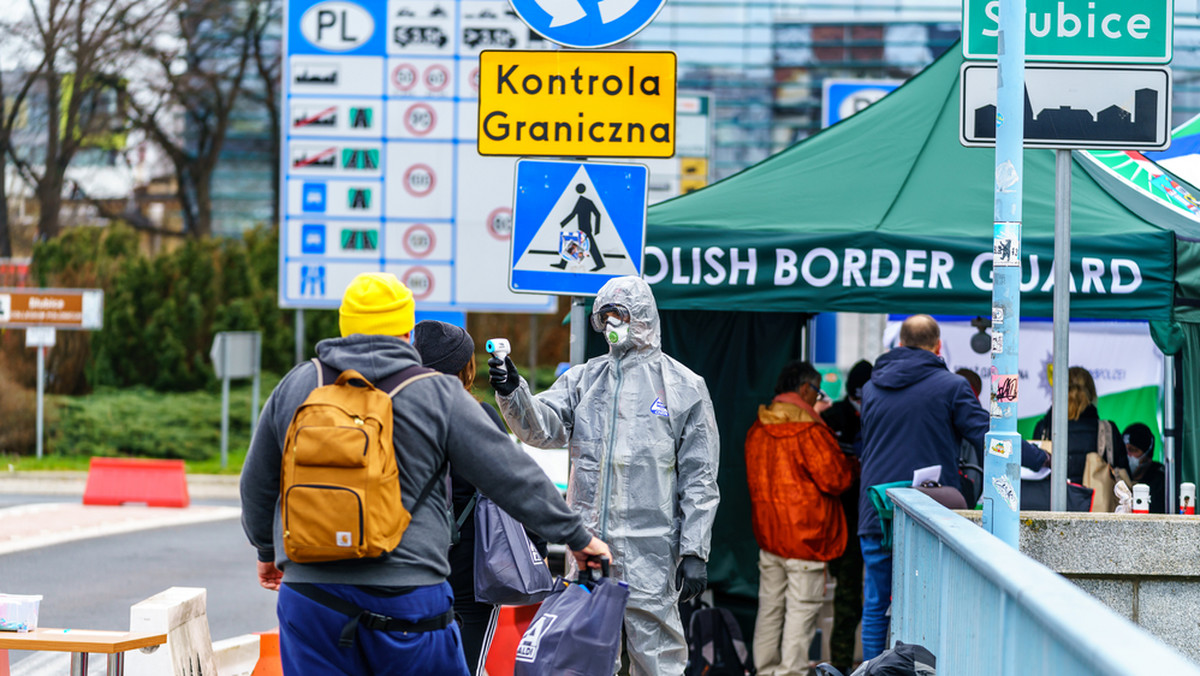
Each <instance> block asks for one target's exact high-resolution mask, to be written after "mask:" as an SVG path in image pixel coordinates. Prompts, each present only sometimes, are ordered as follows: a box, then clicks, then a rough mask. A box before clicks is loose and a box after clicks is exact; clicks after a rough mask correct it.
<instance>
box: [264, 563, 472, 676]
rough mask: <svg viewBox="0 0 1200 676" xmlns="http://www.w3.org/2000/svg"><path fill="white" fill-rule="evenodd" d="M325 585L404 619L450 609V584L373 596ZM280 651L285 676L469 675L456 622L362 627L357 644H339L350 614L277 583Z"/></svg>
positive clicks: (349, 587) (372, 608) (367, 606)
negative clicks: (433, 626) (413, 627)
mask: <svg viewBox="0 0 1200 676" xmlns="http://www.w3.org/2000/svg"><path fill="white" fill-rule="evenodd" d="M318 586H319V587H321V588H322V589H324V590H326V591H328V592H330V593H332V594H335V595H337V596H340V597H342V598H344V599H346V600H348V601H350V602H351V603H354V604H356V605H357V606H359V607H360V608H363V609H366V610H370V611H373V612H376V613H379V614H380V615H387V616H388V617H395V618H398V619H404V620H411V621H416V620H423V619H426V618H429V617H433V616H436V615H440V614H441V613H444V612H446V611H447V610H448V609H449V608H450V605H451V603H452V602H453V600H454V599H453V596H452V594H451V592H450V585H449V584H447V583H445V582H443V583H441V584H436V585H430V586H428V587H420V588H417V589H415V590H413V591H411V592H409V593H407V594H403V595H401V596H373V595H371V594H368V593H367V592H365V591H363V590H361V589H359V588H357V587H355V586H353V585H345V584H322V585H318ZM276 612H277V613H278V615H279V656H280V658H281V660H282V662H283V673H284V674H286V675H287V676H303V675H305V674H313V675H314V676H317V675H320V676H331V675H333V674H345V675H346V676H358V675H359V674H373V675H382V674H396V675H397V676H400V675H403V676H468V675H469V673H470V672H468V671H467V663H466V660H464V659H463V649H462V639H461V637H460V635H459V631H458V624H457V623H454V624H451V625H450V626H449V627H446V628H445V629H441V630H437V631H428V632H419V633H411V634H405V633H403V632H390V631H377V630H375V629H368V628H366V627H364V626H361V625H360V626H359V627H358V631H357V633H356V634H355V636H354V646H353V647H350V648H341V647H339V646H338V635H339V634H340V633H341V631H342V627H343V626H345V625H346V623H347V622H348V621H349V620H350V618H349V617H347V616H345V615H343V614H341V613H339V612H338V611H336V610H333V609H331V608H326V607H325V606H323V605H321V604H320V603H317V602H316V601H314V600H312V599H310V598H308V597H307V596H303V595H302V594H300V593H299V592H297V591H296V590H294V589H291V588H290V587H288V586H287V585H286V584H285V585H283V586H282V587H280V588H279V602H278V604H277V606H276Z"/></svg>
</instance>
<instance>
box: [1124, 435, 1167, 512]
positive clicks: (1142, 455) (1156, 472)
mask: <svg viewBox="0 0 1200 676" xmlns="http://www.w3.org/2000/svg"><path fill="white" fill-rule="evenodd" d="M1122 437H1123V438H1124V440H1125V452H1126V453H1127V454H1128V456H1129V475H1130V476H1131V477H1132V478H1133V481H1134V483H1139V484H1146V485H1147V486H1149V487H1150V513H1151V514H1167V513H1169V512H1168V505H1167V498H1166V494H1167V473H1166V469H1165V468H1164V467H1163V464H1162V463H1161V462H1155V460H1154V446H1155V439H1154V433H1153V432H1151V431H1150V428H1149V427H1148V426H1146V425H1144V424H1142V423H1133V424H1132V425H1130V426H1129V427H1126V428H1125V433H1124V434H1123V435H1122Z"/></svg>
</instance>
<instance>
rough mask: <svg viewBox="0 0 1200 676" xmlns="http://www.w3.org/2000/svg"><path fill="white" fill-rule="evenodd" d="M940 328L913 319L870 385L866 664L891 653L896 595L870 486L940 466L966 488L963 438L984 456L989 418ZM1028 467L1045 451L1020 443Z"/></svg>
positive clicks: (864, 522)
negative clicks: (961, 466)
mask: <svg viewBox="0 0 1200 676" xmlns="http://www.w3.org/2000/svg"><path fill="white" fill-rule="evenodd" d="M941 352H942V340H941V330H940V329H939V328H938V324H937V321H936V320H934V318H933V317H930V316H929V315H913V316H911V317H909V318H908V319H906V320H904V324H903V325H901V327H900V346H899V347H897V348H895V349H893V350H891V351H890V352H888V353H886V354H884V355H883V356H881V357H880V358H879V359H878V360H876V362H875V368H874V370H872V371H871V380H870V382H869V383H867V385H866V386H865V387H864V388H863V401H862V439H861V443H862V447H861V450H860V452H859V459H860V460H861V461H862V486H863V490H862V491H861V497H860V498H859V503H858V535H859V543H860V546H861V547H862V556H863V564H864V566H865V568H866V589H865V593H864V596H865V599H864V602H863V619H862V623H863V626H862V643H863V659H864V660H868V659H870V658H872V657H875V656H876V655H878V654H879V653H881V652H883V650H884V649H886V648H887V645H886V642H887V635H888V622H889V620H888V616H887V611H888V606H889V605H890V604H891V596H892V551H891V549H890V548H885V547H884V546H883V530H882V528H881V526H880V523H879V516H878V514H877V513H876V511H875V508H874V507H873V506H872V504H871V500H870V498H869V496H868V492H867V490H866V489H867V487H869V486H875V485H878V484H885V483H891V482H895V481H911V480H912V476H913V472H914V471H915V470H918V469H921V468H923V467H929V466H931V465H940V466H941V468H942V476H941V482H942V484H944V485H946V486H951V487H954V488H959V478H958V457H959V449H960V446H961V443H962V440H963V439H966V440H968V441H970V442H971V444H972V445H973V446H974V447H975V448H976V449H977V450H979V451H981V452H982V449H983V446H984V435H985V434H987V431H988V423H989V419H988V413H987V411H985V410H983V407H981V406H980V405H979V400H978V399H976V398H975V393H974V392H972V391H971V386H970V385H969V384H968V383H967V381H966V379H964V378H962V377H961V376H958V375H955V374H953V373H951V372H950V371H949V370H948V369H947V368H946V363H945V362H944V361H943V360H942V357H941ZM1021 464H1022V465H1023V466H1025V467H1029V468H1030V469H1040V468H1041V467H1042V466H1043V465H1045V464H1046V453H1045V452H1044V451H1042V450H1041V449H1039V448H1037V447H1035V446H1032V445H1030V444H1028V443H1024V442H1023V443H1022V444H1021Z"/></svg>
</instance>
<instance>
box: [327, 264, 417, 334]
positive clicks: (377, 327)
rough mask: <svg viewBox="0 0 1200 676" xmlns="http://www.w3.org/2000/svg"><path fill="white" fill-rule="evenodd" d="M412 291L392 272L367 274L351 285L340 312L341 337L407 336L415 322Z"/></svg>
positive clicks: (347, 289) (344, 296) (339, 309)
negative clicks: (356, 334)
mask: <svg viewBox="0 0 1200 676" xmlns="http://www.w3.org/2000/svg"><path fill="white" fill-rule="evenodd" d="M414 307H415V304H414V303H413V295H412V291H409V290H408V287H407V286H404V283H403V282H401V281H400V280H399V279H396V275H393V274H392V273H390V272H364V273H362V274H361V275H359V276H357V277H355V278H354V281H352V282H350V286H348V287H346V293H345V294H343V295H342V306H341V307H340V308H338V328H340V329H341V331H342V337H343V338H344V337H346V336H349V335H352V334H355V333H361V334H363V335H367V336H370V335H380V336H398V337H399V336H407V335H408V334H409V332H410V331H412V329H413V325H414V324H415V323H416V322H415V321H414V319H413V316H414V314H415V313H414Z"/></svg>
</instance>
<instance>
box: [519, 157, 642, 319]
mask: <svg viewBox="0 0 1200 676" xmlns="http://www.w3.org/2000/svg"><path fill="white" fill-rule="evenodd" d="M646 178H647V170H646V166H645V165H643V164H616V163H600V162H555V161H537V160H521V161H519V162H517V185H516V196H515V198H514V199H513V231H512V255H511V258H510V263H511V265H512V271H511V273H510V276H509V287H510V288H511V289H512V290H513V291H518V292H525V293H554V294H563V295H573V296H593V295H595V294H596V292H597V291H599V290H600V287H601V286H604V283H605V282H607V281H608V280H610V279H612V278H613V277H620V276H623V275H641V274H642V250H643V248H644V247H645V242H646Z"/></svg>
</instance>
